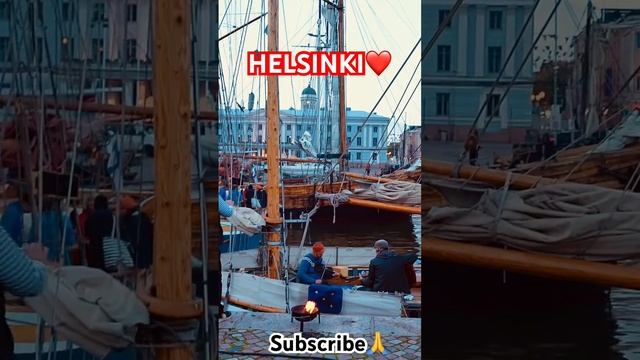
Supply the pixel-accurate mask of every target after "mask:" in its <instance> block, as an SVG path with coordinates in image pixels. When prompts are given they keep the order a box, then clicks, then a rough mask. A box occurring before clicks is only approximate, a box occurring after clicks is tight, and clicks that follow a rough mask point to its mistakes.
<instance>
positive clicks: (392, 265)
mask: <svg viewBox="0 0 640 360" xmlns="http://www.w3.org/2000/svg"><path fill="white" fill-rule="evenodd" d="M374 248H375V250H376V257H375V258H374V259H372V260H371V262H370V263H369V273H368V275H367V276H366V277H363V276H362V275H360V277H361V278H362V285H364V286H365V287H366V288H367V289H369V290H373V291H385V292H390V293H393V292H401V293H405V294H408V293H410V292H411V284H410V281H409V276H408V274H407V267H408V265H411V267H413V263H414V262H415V261H416V260H418V255H416V254H407V255H397V254H395V253H394V252H392V251H390V250H389V242H387V240H383V239H380V240H378V241H376V242H375V244H374ZM414 281H415V280H414Z"/></svg>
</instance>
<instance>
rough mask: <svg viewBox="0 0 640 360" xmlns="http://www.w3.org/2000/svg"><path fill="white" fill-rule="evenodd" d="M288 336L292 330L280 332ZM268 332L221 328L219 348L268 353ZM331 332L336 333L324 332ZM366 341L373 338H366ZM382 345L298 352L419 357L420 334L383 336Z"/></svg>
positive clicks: (399, 357) (319, 355)
mask: <svg viewBox="0 0 640 360" xmlns="http://www.w3.org/2000/svg"><path fill="white" fill-rule="evenodd" d="M281 333H282V334H283V335H285V336H287V337H289V336H293V333H292V332H281ZM269 335H271V331H268V330H258V329H220V350H221V351H229V352H238V353H263V354H264V353H268V348H269ZM324 335H326V336H334V335H335V334H324ZM351 336H352V337H364V338H365V339H366V338H367V336H365V335H357V334H351ZM367 341H368V342H369V344H371V342H372V341H373V338H371V339H367ZM382 345H383V346H384V348H385V353H383V354H354V355H344V354H341V355H326V354H325V355H321V354H314V355H302V354H301V355H300V356H309V357H314V358H320V357H322V358H325V359H340V360H341V359H385V360H387V359H398V360H399V359H407V360H412V359H420V353H421V345H420V337H419V336H384V335H383V337H382ZM220 359H227V360H231V359H238V360H240V359H286V358H284V357H272V356H255V355H241V354H238V355H235V354H234V355H230V354H220Z"/></svg>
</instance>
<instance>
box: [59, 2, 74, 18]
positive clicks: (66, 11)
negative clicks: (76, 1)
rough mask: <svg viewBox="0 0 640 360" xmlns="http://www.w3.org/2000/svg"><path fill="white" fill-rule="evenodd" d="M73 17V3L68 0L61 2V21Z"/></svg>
mask: <svg viewBox="0 0 640 360" xmlns="http://www.w3.org/2000/svg"><path fill="white" fill-rule="evenodd" d="M74 17H75V14H74V8H73V4H72V3H70V2H65V3H62V21H71V20H73V18H74Z"/></svg>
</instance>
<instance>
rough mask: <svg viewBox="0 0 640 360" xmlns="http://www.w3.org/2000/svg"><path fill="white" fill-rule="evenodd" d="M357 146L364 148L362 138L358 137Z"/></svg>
mask: <svg viewBox="0 0 640 360" xmlns="http://www.w3.org/2000/svg"><path fill="white" fill-rule="evenodd" d="M356 145H358V146H362V138H361V137H358V138H357V139H356Z"/></svg>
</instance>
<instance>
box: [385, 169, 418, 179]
mask: <svg viewBox="0 0 640 360" xmlns="http://www.w3.org/2000/svg"><path fill="white" fill-rule="evenodd" d="M420 175H422V171H421V170H420V169H417V170H412V171H409V170H397V171H394V172H392V173H391V174H386V175H382V177H383V178H387V179H392V180H400V181H409V182H416V181H418V180H419V179H420Z"/></svg>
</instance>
